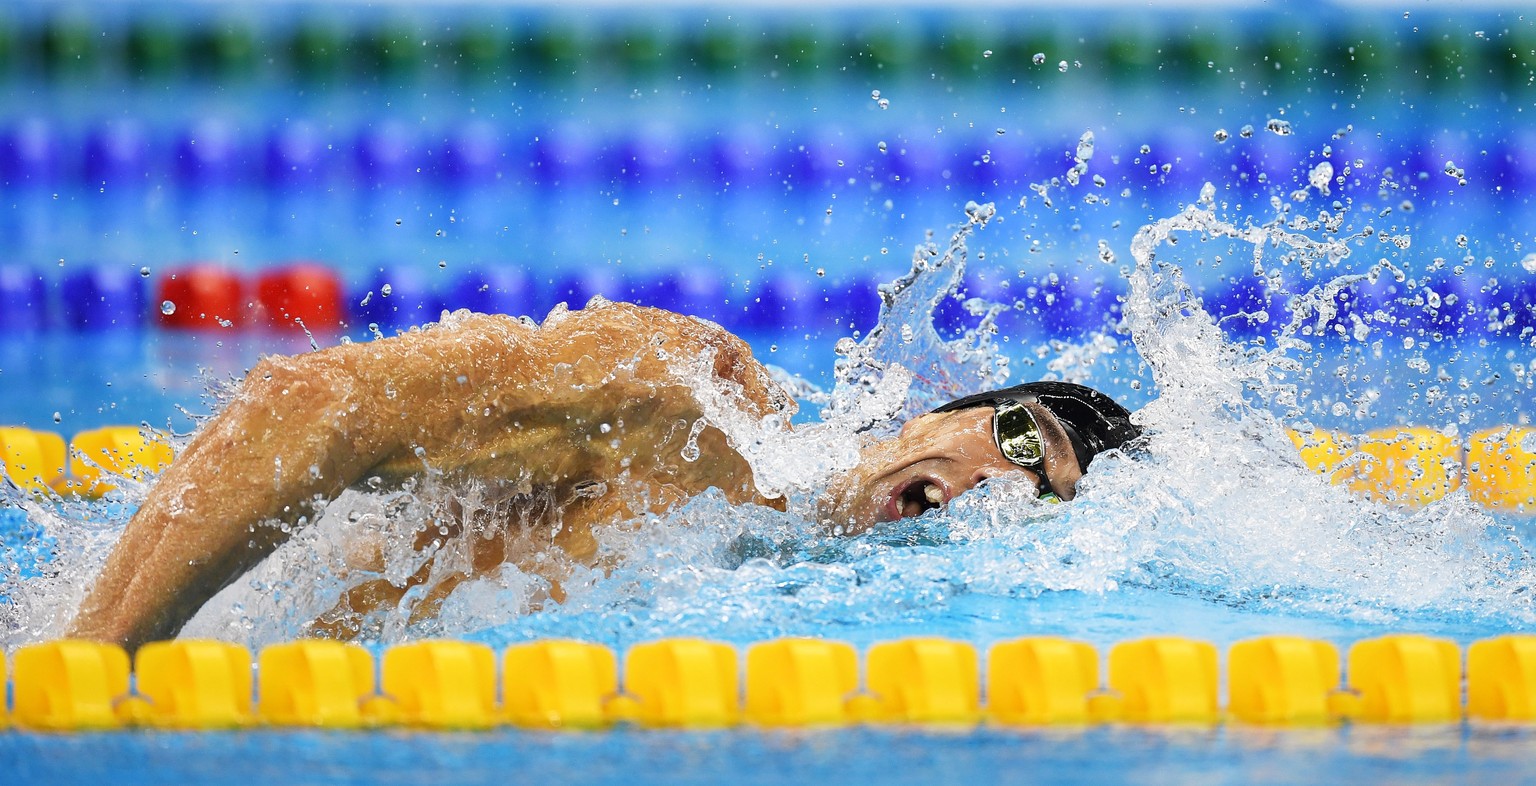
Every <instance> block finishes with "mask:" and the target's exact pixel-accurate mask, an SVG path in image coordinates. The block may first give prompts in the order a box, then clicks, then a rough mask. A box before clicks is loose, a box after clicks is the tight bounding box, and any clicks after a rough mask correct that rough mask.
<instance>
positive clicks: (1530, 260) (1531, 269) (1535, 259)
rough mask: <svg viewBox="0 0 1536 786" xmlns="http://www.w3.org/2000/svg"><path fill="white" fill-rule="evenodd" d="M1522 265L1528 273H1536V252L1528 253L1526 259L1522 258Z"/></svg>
mask: <svg viewBox="0 0 1536 786" xmlns="http://www.w3.org/2000/svg"><path fill="white" fill-rule="evenodd" d="M1520 267H1523V268H1525V272H1527V273H1536V254H1526V255H1525V259H1522V260H1520Z"/></svg>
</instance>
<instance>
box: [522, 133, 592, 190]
mask: <svg viewBox="0 0 1536 786" xmlns="http://www.w3.org/2000/svg"><path fill="white" fill-rule="evenodd" d="M537 136H538V140H537V141H536V142H535V143H534V145H533V151H532V163H533V166H534V171H535V175H534V177H535V179H536V180H537V182H539V183H542V184H544V185H546V186H557V185H569V184H572V183H580V182H590V181H592V180H596V179H597V173H598V172H600V171H601V168H602V161H601V158H602V154H603V145H602V143H601V141H600V140H598V139H597V138H596V137H595V136H594V135H593V134H592V133H591V132H590V131H588V130H586V129H584V128H581V127H579V126H573V125H566V126H561V127H559V128H553V129H549V130H547V131H544V132H541V133H539V134H538V135H537Z"/></svg>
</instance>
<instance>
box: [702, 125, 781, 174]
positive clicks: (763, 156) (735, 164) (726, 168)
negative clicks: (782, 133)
mask: <svg viewBox="0 0 1536 786" xmlns="http://www.w3.org/2000/svg"><path fill="white" fill-rule="evenodd" d="M710 155H711V159H710V160H711V161H712V162H713V166H714V177H715V182H717V183H719V184H721V185H725V184H727V183H729V184H730V185H731V186H732V187H735V188H741V187H743V186H747V185H751V184H753V183H770V182H773V181H774V178H775V177H778V176H779V175H778V172H779V163H778V160H779V157H780V151H779V149H778V146H777V145H776V144H775V143H774V141H773V138H772V137H770V136H769V135H767V134H765V133H763V132H762V131H761V130H760V129H758V128H757V127H755V126H745V127H740V128H733V129H728V130H726V131H723V132H721V133H720V135H719V136H717V137H716V138H715V139H714V140H713V142H712V143H711V145H710Z"/></svg>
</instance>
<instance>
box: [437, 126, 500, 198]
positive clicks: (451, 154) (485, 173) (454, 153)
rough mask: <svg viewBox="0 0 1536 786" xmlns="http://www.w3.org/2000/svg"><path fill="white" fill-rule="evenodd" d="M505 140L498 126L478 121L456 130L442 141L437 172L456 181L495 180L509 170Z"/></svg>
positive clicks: (485, 181)
mask: <svg viewBox="0 0 1536 786" xmlns="http://www.w3.org/2000/svg"><path fill="white" fill-rule="evenodd" d="M508 164H509V159H508V157H507V151H506V149H505V145H504V140H503V139H502V134H501V132H500V130H499V129H497V128H496V127H495V126H493V125H491V124H489V123H484V122H476V123H470V124H468V125H466V126H464V127H462V128H458V129H455V130H454V131H453V133H451V134H449V136H448V138H447V139H446V140H444V141H443V145H442V147H441V150H440V155H439V157H438V162H437V172H438V175H439V176H440V177H441V178H442V179H443V180H445V181H447V182H449V183H453V184H461V185H473V184H483V183H492V182H495V180H496V176H497V175H498V174H500V173H503V172H506V171H507V170H508Z"/></svg>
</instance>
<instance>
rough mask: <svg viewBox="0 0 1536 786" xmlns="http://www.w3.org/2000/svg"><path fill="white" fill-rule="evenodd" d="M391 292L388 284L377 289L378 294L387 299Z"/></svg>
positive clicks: (392, 288)
mask: <svg viewBox="0 0 1536 786" xmlns="http://www.w3.org/2000/svg"><path fill="white" fill-rule="evenodd" d="M393 291H395V290H394V287H391V286H390V285H388V284H385V285H384V286H382V287H379V294H380V295H382V296H384V297H389V293H391V292H393Z"/></svg>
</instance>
